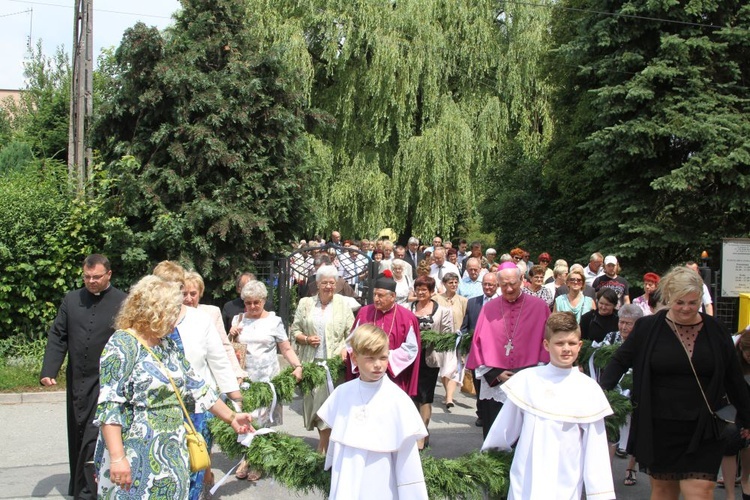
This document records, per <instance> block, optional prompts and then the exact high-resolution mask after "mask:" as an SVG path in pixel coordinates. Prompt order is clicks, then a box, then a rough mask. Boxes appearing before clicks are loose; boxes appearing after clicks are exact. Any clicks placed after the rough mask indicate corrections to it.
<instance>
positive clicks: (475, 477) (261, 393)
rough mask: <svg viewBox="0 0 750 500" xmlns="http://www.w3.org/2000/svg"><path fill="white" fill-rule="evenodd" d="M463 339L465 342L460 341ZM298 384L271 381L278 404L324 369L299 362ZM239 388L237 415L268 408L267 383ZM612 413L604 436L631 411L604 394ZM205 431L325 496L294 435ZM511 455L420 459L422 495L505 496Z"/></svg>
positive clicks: (315, 465) (336, 363)
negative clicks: (241, 436)
mask: <svg viewBox="0 0 750 500" xmlns="http://www.w3.org/2000/svg"><path fill="white" fill-rule="evenodd" d="M421 334H422V345H423V347H426V346H430V347H433V348H434V349H436V350H438V351H452V350H454V349H455V345H456V336H455V335H452V334H444V333H437V332H434V331H431V330H430V331H424V332H421ZM467 338H468V344H467V342H466V340H467ZM469 345H471V336H470V335H468V336H464V338H463V339H462V341H461V343H460V344H459V352H466V351H464V350H463V349H464V347H463V346H466V347H465V349H466V350H468V346H469ZM326 365H327V366H328V368H329V370H330V372H331V378H332V379H333V380H340V379H342V378H343V376H344V362H343V360H342V359H341V358H340V357H335V358H330V359H327V360H326ZM302 366H303V370H302V380H301V381H300V382H299V384H298V383H297V380H296V379H295V378H294V375H292V368H291V367H288V368H286V369H284V370H283V371H282V372H281V373H279V374H278V375H277V376H276V377H274V378H273V380H271V383H272V384H273V385H274V387H275V388H276V395H277V398H278V404H281V403H282V402H283V403H288V402H290V401H292V399H293V398H294V391H295V388H299V389H300V391H301V392H302V393H303V394H307V393H309V392H310V391H311V390H312V389H314V388H316V387H321V386H324V385H325V384H326V383H327V376H326V371H325V368H324V367H323V366H320V365H318V364H317V363H303V364H302ZM246 382H247V383H245V384H243V385H242V388H241V392H242V408H243V411H248V412H249V411H252V410H254V409H257V408H262V407H265V406H269V405H270V404H271V401H272V400H273V393H272V392H271V388H270V387H269V386H268V384H265V383H253V382H250V381H249V380H248V381H246ZM605 393H606V395H607V399H608V400H609V403H610V405H611V406H612V410H613V411H614V412H615V413H614V415H612V416H610V417H607V418H606V419H605V422H606V427H607V436H608V437H609V436H610V432H612V433H613V434H612V435H614V433H616V432H619V428H620V426H621V425H623V424H624V423H625V419H626V418H627V415H628V414H629V413H630V411H631V406H630V400H628V398H626V397H625V396H622V395H621V394H619V393H617V392H616V391H605ZM209 427H210V429H211V433H212V434H213V438H214V443H216V444H217V445H219V447H220V448H221V451H222V452H223V453H225V454H226V455H227V456H229V457H230V458H240V457H243V458H245V459H246V460H247V462H248V463H249V464H250V465H251V467H253V468H256V469H259V470H262V471H263V472H264V473H265V474H266V475H268V476H270V477H273V478H274V480H275V481H277V482H279V483H280V484H282V485H284V486H285V487H287V488H289V489H291V490H295V491H298V492H304V493H310V492H313V491H317V492H319V493H322V494H323V495H328V492H329V491H330V485H331V474H330V472H328V471H324V470H323V465H324V463H325V457H324V456H323V455H321V454H319V453H317V452H316V451H315V450H313V449H312V448H310V446H309V445H308V444H307V443H305V441H304V440H302V439H301V438H298V437H294V436H290V435H288V434H285V433H282V432H275V433H272V434H267V435H265V436H258V437H257V438H255V439H253V442H252V444H251V445H250V446H249V447H245V446H243V445H241V444H240V443H238V442H237V434H235V432H234V430H233V429H232V428H231V427H230V426H229V425H228V424H226V423H224V422H222V421H221V420H220V419H218V418H214V419H211V420H209ZM512 459H513V455H512V453H505V452H489V453H480V452H478V451H475V452H471V453H469V454H466V455H463V456H461V457H458V458H435V457H432V456H430V455H427V454H425V455H422V470H423V471H424V476H425V483H426V484H427V492H428V494H429V496H430V498H450V499H466V500H470V499H472V500H473V499H477V500H480V499H483V498H485V495H486V494H488V495H490V496H491V497H493V498H494V497H501V498H505V497H506V496H507V493H508V486H509V481H510V479H509V478H510V465H511V461H512Z"/></svg>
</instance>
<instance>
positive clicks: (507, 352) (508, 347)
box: [505, 339, 513, 356]
mask: <svg viewBox="0 0 750 500" xmlns="http://www.w3.org/2000/svg"><path fill="white" fill-rule="evenodd" d="M512 350H513V340H512V339H508V343H507V344H505V355H506V356H509V355H510V351H512Z"/></svg>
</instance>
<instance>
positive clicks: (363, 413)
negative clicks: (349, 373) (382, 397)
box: [354, 379, 375, 422]
mask: <svg viewBox="0 0 750 500" xmlns="http://www.w3.org/2000/svg"><path fill="white" fill-rule="evenodd" d="M364 383H365V382H363V381H362V379H360V380H359V384H358V385H357V390H358V391H359V401H360V402H361V403H362V406H361V407H360V408H357V410H355V413H354V418H355V419H357V420H359V421H360V422H364V421H365V420H367V405H368V404H370V401H372V398H374V397H375V395H374V394H373V395H372V396H370V399H369V400H367V402H365V398H364V397H363V396H362V384H364Z"/></svg>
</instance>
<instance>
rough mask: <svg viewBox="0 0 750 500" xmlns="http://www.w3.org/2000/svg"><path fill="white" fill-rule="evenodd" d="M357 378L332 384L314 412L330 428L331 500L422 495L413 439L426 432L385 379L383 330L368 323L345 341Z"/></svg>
mask: <svg viewBox="0 0 750 500" xmlns="http://www.w3.org/2000/svg"><path fill="white" fill-rule="evenodd" d="M348 343H349V345H350V346H351V349H352V351H351V353H350V356H351V361H352V364H353V365H354V366H356V367H357V368H358V369H359V378H357V379H354V380H351V381H349V382H347V383H345V384H342V385H340V386H339V387H337V388H336V389H335V390H334V391H333V393H331V395H330V396H329V397H328V399H327V400H326V401H325V403H323V406H321V407H320V409H319V410H318V416H319V417H320V418H321V419H322V420H323V421H324V422H325V423H326V424H327V425H328V426H329V427H331V441H330V443H331V444H330V446H329V447H328V453H327V454H326V463H325V468H326V470H327V469H331V491H330V499H331V500H336V499H339V500H350V499H354V498H356V499H358V500H368V499H373V500H375V499H377V500H388V499H394V500H395V499H402V500H403V499H409V500H412V499H414V500H422V499H427V498H428V497H427V486H426V485H425V482H424V473H423V472H422V461H421V459H420V458H419V451H418V450H417V440H419V439H422V438H424V437H426V436H427V429H425V426H424V423H423V422H422V419H421V417H420V416H419V412H418V411H417V409H416V407H415V406H414V403H413V402H412V400H411V398H409V396H408V395H407V394H406V393H405V392H404V391H403V390H402V389H400V388H399V387H398V386H397V385H396V384H394V383H393V382H392V381H391V380H390V379H389V378H388V377H386V376H385V375H386V373H387V369H388V350H389V349H388V334H386V333H385V332H384V331H383V330H382V329H381V328H378V327H377V326H375V325H372V324H365V325H361V326H359V327H357V328H356V329H355V330H354V332H352V334H351V336H350V337H349V339H348Z"/></svg>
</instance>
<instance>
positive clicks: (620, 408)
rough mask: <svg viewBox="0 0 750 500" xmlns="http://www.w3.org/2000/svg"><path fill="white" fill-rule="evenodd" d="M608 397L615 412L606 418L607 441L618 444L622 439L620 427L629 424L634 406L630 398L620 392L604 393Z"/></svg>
mask: <svg viewBox="0 0 750 500" xmlns="http://www.w3.org/2000/svg"><path fill="white" fill-rule="evenodd" d="M604 395H605V396H607V401H609V406H611V407H612V411H613V412H614V413H613V414H612V415H610V416H608V417H604V427H605V428H606V430H607V441H609V442H610V443H614V442H617V441H618V440H619V437H620V427H622V426H623V425H625V422H627V419H628V415H630V413H631V412H632V411H633V405H632V404H631V402H630V398H628V397H626V396H623V395H622V394H620V393H619V392H618V391H604Z"/></svg>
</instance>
